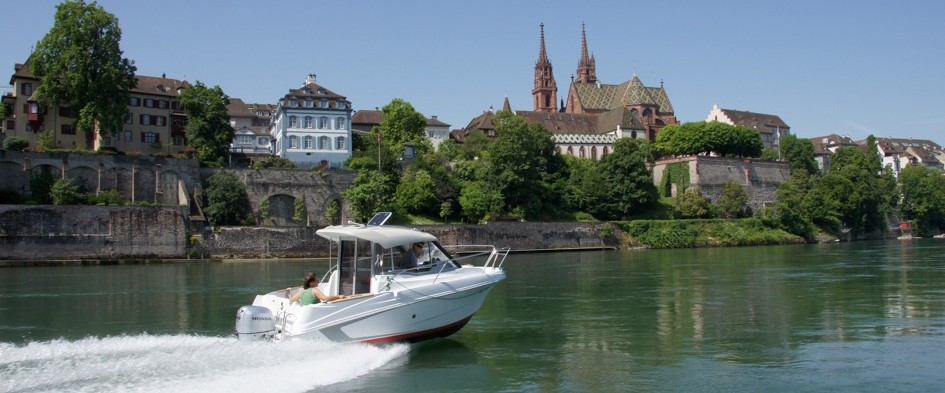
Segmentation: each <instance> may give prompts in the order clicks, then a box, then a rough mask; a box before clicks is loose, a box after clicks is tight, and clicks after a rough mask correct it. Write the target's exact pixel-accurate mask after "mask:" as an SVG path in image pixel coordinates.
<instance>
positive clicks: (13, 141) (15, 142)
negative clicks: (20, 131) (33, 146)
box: [3, 136, 30, 151]
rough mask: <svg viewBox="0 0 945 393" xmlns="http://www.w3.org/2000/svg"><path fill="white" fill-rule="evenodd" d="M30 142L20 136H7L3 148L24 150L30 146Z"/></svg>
mask: <svg viewBox="0 0 945 393" xmlns="http://www.w3.org/2000/svg"><path fill="white" fill-rule="evenodd" d="M29 145H30V143H29V142H27V141H26V139H25V138H22V137H18V136H11V137H7V139H4V140H3V150H9V151H23V150H25V149H26V148H27V147H29Z"/></svg>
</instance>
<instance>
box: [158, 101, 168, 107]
mask: <svg viewBox="0 0 945 393" xmlns="http://www.w3.org/2000/svg"><path fill="white" fill-rule="evenodd" d="M157 104H158V105H157V106H158V108H161V109H167V101H165V100H158V102H157Z"/></svg>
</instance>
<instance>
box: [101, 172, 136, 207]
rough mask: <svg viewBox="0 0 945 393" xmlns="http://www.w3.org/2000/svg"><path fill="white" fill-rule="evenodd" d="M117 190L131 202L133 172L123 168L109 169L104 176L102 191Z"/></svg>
mask: <svg viewBox="0 0 945 393" xmlns="http://www.w3.org/2000/svg"><path fill="white" fill-rule="evenodd" d="M109 190H116V191H118V193H119V194H121V196H122V197H123V198H124V199H125V200H126V201H130V200H131V170H130V169H128V168H123V167H113V168H109V169H107V170H106V171H105V173H104V174H103V175H102V191H109Z"/></svg>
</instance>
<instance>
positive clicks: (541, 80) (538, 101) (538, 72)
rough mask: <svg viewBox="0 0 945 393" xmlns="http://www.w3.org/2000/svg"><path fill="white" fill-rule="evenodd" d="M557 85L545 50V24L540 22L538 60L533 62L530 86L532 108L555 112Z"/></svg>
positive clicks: (556, 106) (538, 110)
mask: <svg viewBox="0 0 945 393" xmlns="http://www.w3.org/2000/svg"><path fill="white" fill-rule="evenodd" d="M557 96H558V85H557V84H556V83H555V74H554V72H553V71H552V68H551V61H550V60H548V53H547V52H546V51H545V24H544V23H542V24H541V45H540V46H539V49H538V61H536V62H535V87H534V88H532V97H533V99H534V110H535V111H536V112H557V111H558V103H557V102H555V97H557Z"/></svg>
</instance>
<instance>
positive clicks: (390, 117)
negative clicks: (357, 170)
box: [375, 98, 433, 157]
mask: <svg viewBox="0 0 945 393" xmlns="http://www.w3.org/2000/svg"><path fill="white" fill-rule="evenodd" d="M381 112H382V113H383V115H382V116H383V117H382V120H381V124H379V125H378V126H377V128H378V130H379V132H380V133H381V142H382V143H383V144H386V145H387V146H388V148H389V149H390V151H391V153H392V154H393V155H394V156H395V157H401V156H402V154H403V152H404V144H405V143H407V142H410V143H413V145H414V146H415V147H416V149H417V154H422V153H426V152H429V151H432V150H433V145H432V144H431V143H430V141H429V139H427V136H426V133H425V132H424V128H426V126H427V119H426V118H425V117H423V114H421V113H420V112H417V111H416V110H415V109H413V105H410V103H409V102H407V101H404V100H403V99H400V98H395V99H393V100H391V102H390V103H389V104H387V105H385V106H384V107H383V108H381ZM375 152H376V151H375Z"/></svg>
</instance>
